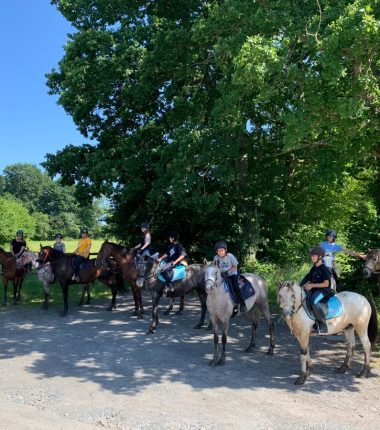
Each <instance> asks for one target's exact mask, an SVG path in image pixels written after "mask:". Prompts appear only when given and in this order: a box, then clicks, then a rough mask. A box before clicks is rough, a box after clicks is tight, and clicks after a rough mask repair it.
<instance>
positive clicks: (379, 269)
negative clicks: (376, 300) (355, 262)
mask: <svg viewBox="0 0 380 430" xmlns="http://www.w3.org/2000/svg"><path fill="white" fill-rule="evenodd" d="M372 275H375V276H376V277H377V283H378V294H379V296H380V249H370V250H369V251H368V252H367V256H366V262H365V265H364V267H363V278H364V279H369V278H370V277H371V276H372Z"/></svg>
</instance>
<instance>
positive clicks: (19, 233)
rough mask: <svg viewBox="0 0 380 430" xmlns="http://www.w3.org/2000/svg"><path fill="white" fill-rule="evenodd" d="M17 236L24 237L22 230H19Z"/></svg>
mask: <svg viewBox="0 0 380 430" xmlns="http://www.w3.org/2000/svg"><path fill="white" fill-rule="evenodd" d="M16 236H24V232H23V231H22V230H17V232H16Z"/></svg>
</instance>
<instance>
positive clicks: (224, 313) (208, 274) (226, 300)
mask: <svg viewBox="0 0 380 430" xmlns="http://www.w3.org/2000/svg"><path fill="white" fill-rule="evenodd" d="M242 275H243V276H244V277H245V278H246V279H247V280H248V281H249V282H250V283H251V285H252V287H253V289H254V291H255V294H254V295H253V296H252V297H249V298H248V299H247V300H246V306H247V316H248V320H249V323H250V325H251V329H252V332H251V341H250V344H249V346H248V348H247V349H246V350H245V351H246V352H253V348H254V346H255V342H256V328H257V326H258V320H257V319H256V317H255V313H254V309H253V306H254V305H256V306H257V307H258V309H259V311H260V312H261V314H262V315H263V316H264V317H265V319H266V322H267V326H268V330H269V336H270V345H269V350H268V352H267V354H268V355H273V350H274V347H275V342H274V328H273V326H274V325H273V321H272V318H271V315H270V312H269V304H268V287H267V284H266V282H265V280H264V279H263V278H261V277H260V276H258V275H255V274H253V273H243V274H242ZM204 277H205V286H206V292H207V302H206V303H207V309H208V311H209V313H210V321H211V324H212V328H213V331H214V357H213V359H212V360H211V361H210V363H209V365H210V366H212V367H214V366H217V365H218V366H221V365H224V364H225V358H226V343H227V333H228V327H229V324H230V319H231V316H232V314H233V312H234V307H235V304H234V303H233V301H232V299H231V296H230V293H229V292H228V291H226V289H225V288H224V282H225V281H224V279H223V277H222V273H221V271H220V269H219V267H218V266H217V265H215V264H214V263H206V265H205V270H204ZM219 323H221V326H222V353H221V355H220V356H219V353H218V344H219V332H218V324H219Z"/></svg>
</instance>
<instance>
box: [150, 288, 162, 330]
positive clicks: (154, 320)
mask: <svg viewBox="0 0 380 430" xmlns="http://www.w3.org/2000/svg"><path fill="white" fill-rule="evenodd" d="M161 296H162V290H160V291H159V292H158V293H153V295H152V323H151V325H150V327H149V330H148V332H147V334H149V333H154V332H155V330H156V328H157V325H158V305H159V303H160V299H161Z"/></svg>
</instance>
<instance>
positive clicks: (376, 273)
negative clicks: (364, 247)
mask: <svg viewBox="0 0 380 430" xmlns="http://www.w3.org/2000/svg"><path fill="white" fill-rule="evenodd" d="M372 253H373V254H375V255H376V260H375V264H374V267H376V265H377V264H378V262H379V251H372ZM364 268H365V269H366V270H368V271H369V272H371V273H372V274H374V275H379V274H380V270H378V271H375V270H373V269H371V268H370V267H367V266H366V265H364Z"/></svg>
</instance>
